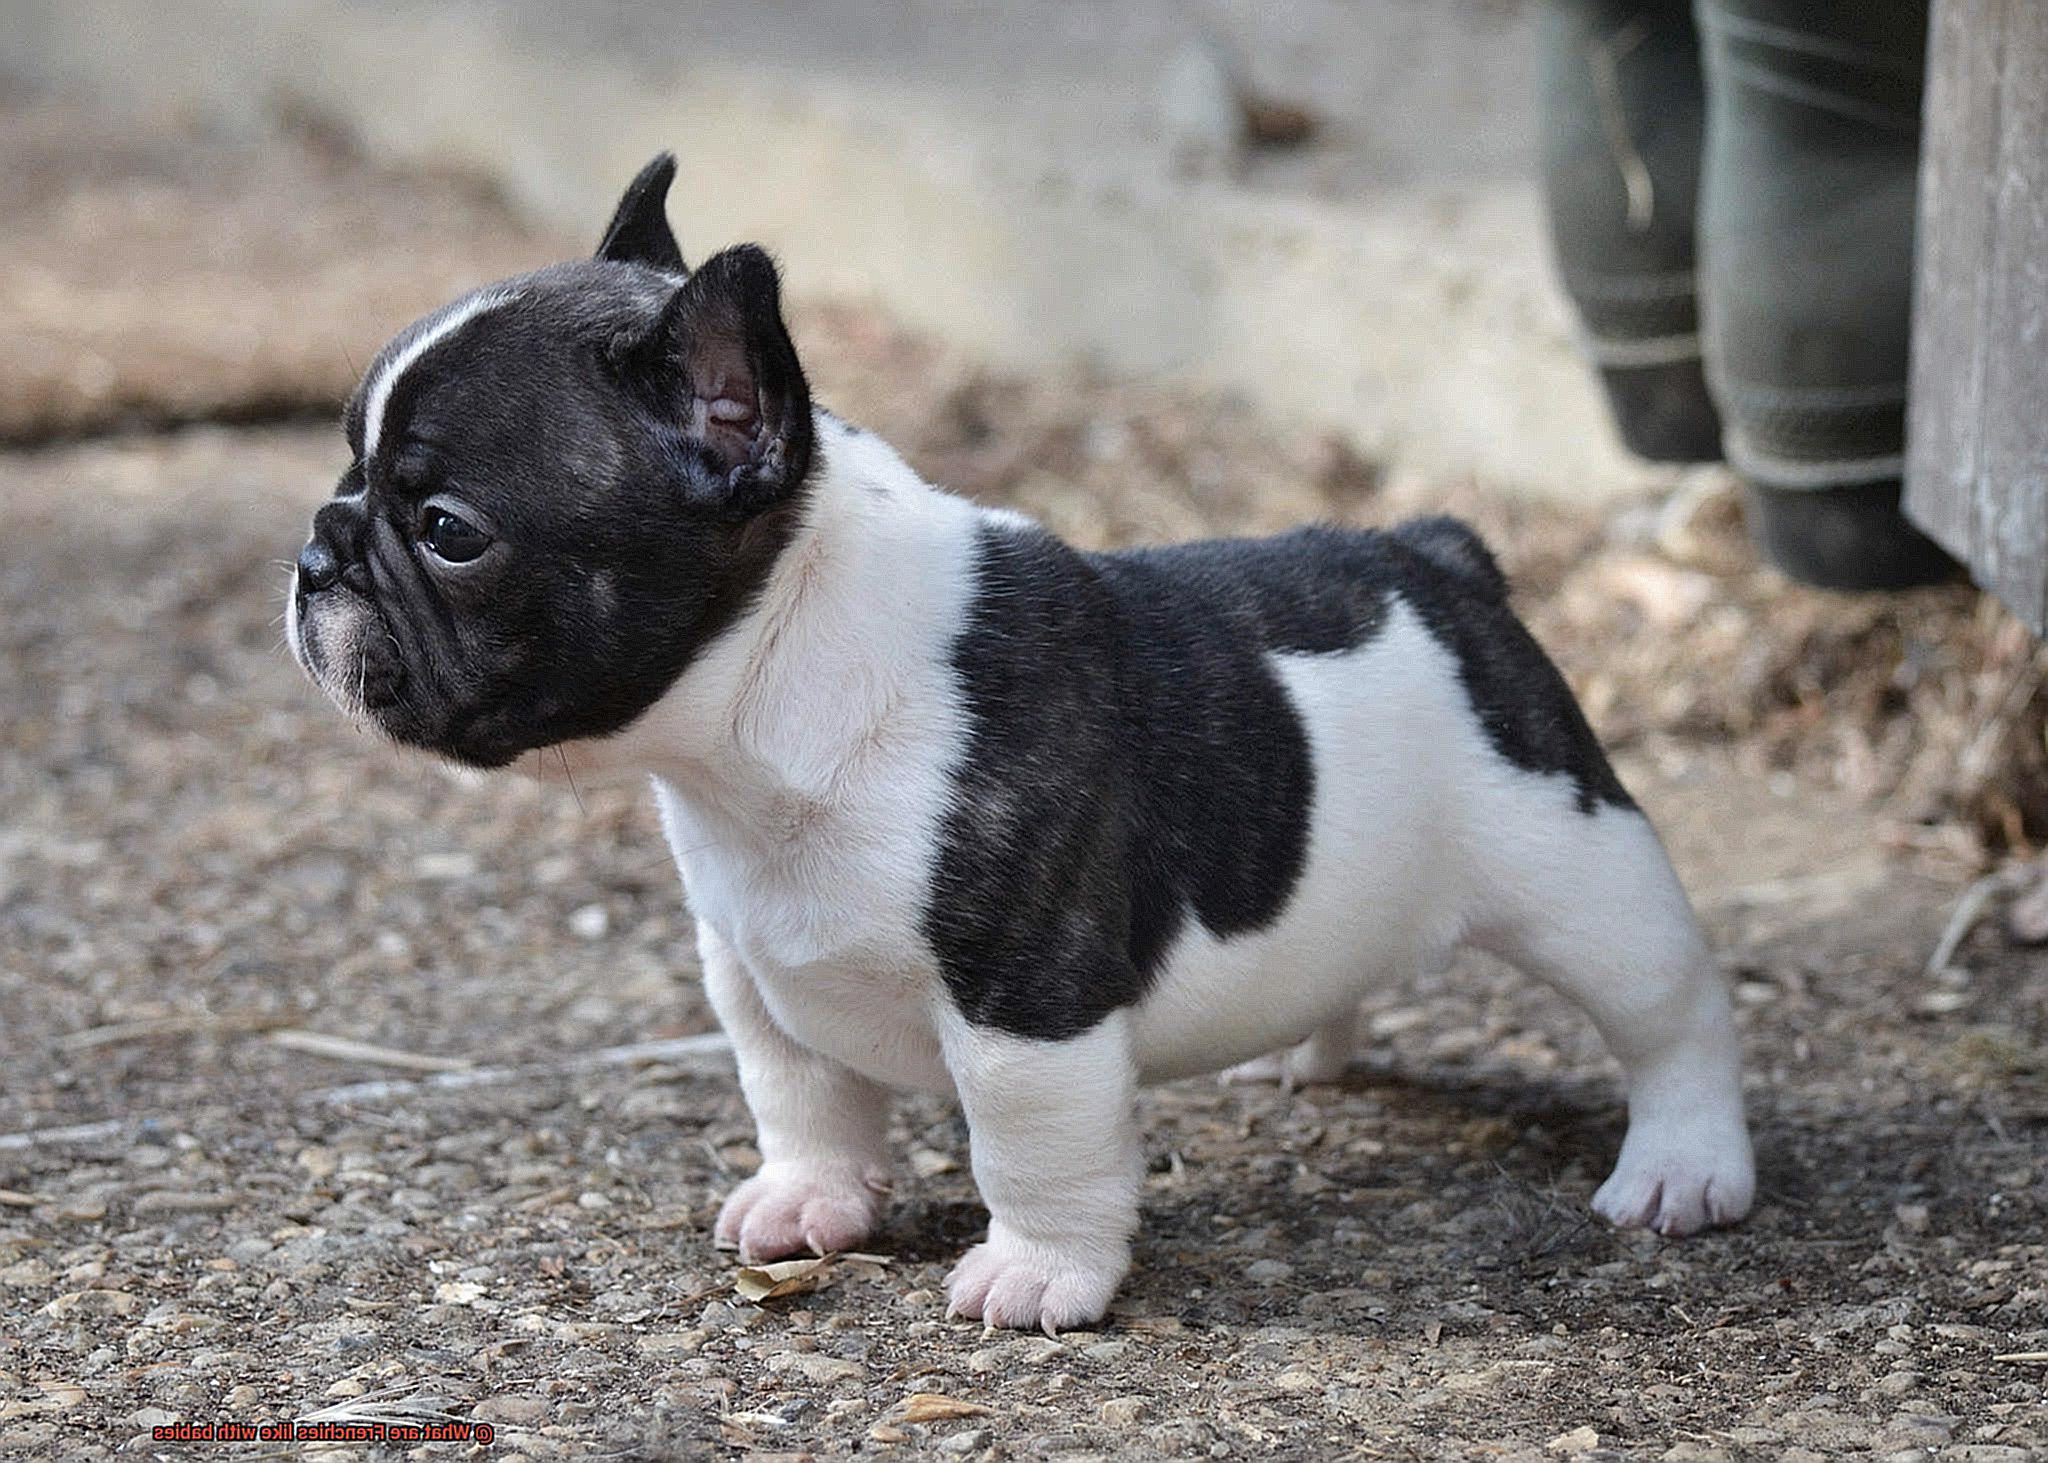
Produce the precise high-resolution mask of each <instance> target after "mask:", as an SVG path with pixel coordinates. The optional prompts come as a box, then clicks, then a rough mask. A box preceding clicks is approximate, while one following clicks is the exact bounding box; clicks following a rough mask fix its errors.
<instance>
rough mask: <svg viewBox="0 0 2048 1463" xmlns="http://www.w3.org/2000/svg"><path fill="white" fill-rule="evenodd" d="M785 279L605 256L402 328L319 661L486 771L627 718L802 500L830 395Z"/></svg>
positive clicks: (350, 420) (331, 548)
mask: <svg viewBox="0 0 2048 1463" xmlns="http://www.w3.org/2000/svg"><path fill="white" fill-rule="evenodd" d="M660 166H661V163H660V160H657V163H656V164H655V165H652V166H651V167H650V170H649V171H650V173H651V172H653V171H655V170H656V169H657V168H659V167H660ZM647 177H648V174H643V175H642V178H641V180H638V181H636V184H635V188H636V189H640V188H641V187H642V184H644V183H645V181H646V180H647ZM657 182H658V186H659V189H660V190H665V187H666V183H667V178H666V176H662V177H660V178H659V179H658V180H657ZM634 202H635V196H634V193H633V192H629V193H628V196H627V202H626V204H624V205H622V206H621V219H626V218H627V216H628V213H629V210H630V208H631V206H632V205H633V204H634ZM642 202H643V205H644V200H642ZM659 205H660V193H659V191H657V192H656V193H655V197H654V207H655V209H656V213H657V216H658V211H659ZM645 224H646V220H645V219H644V217H643V218H641V219H640V220H639V225H640V227H641V228H642V229H643V231H644V228H645ZM620 226H621V224H620V220H615V221H614V225H613V229H612V231H611V233H610V234H608V235H607V246H611V245H612V244H613V241H614V236H616V235H617V234H618V233H619V231H620ZM660 229H661V232H662V234H664V235H665V234H666V223H665V222H663V223H661V225H660ZM669 248H670V250H673V244H672V242H671V243H670V245H669ZM775 296H776V286H775V277H774V272H773V267H772V265H770V264H769V263H768V261H767V258H766V256H765V255H762V254H761V253H760V252H759V251H758V250H751V249H738V250H729V251H727V252H726V253H725V254H721V255H719V256H717V257H716V258H714V259H713V260H711V261H709V262H707V263H706V264H705V265H704V266H703V267H702V268H701V269H699V270H698V271H697V272H696V273H695V274H693V275H690V276H689V277H688V278H687V280H685V279H684V278H683V277H682V270H681V260H680V258H676V259H674V260H673V262H672V263H671V262H670V261H668V260H666V259H663V260H659V261H657V262H654V263H643V262H639V261H637V260H633V259H622V258H617V257H607V256H606V255H605V253H604V251H602V250H601V251H600V257H599V258H598V259H596V260H593V261H589V262H585V263H579V264H570V265H561V266H557V267H555V268H553V269H548V270H543V271H541V272H539V273H537V274H533V275H527V276H524V277H522V278H520V279H515V280H511V281H507V282H505V283H504V284H501V285H496V286H493V287H491V288H489V289H487V290H482V291H479V292H478V293H476V294H474V295H471V296H468V297H467V298H465V299H463V300H460V301H457V302H456V303H455V304H453V305H451V306H449V307H448V308H447V309H445V310H443V311H441V312H439V313H437V314H435V315H432V316H429V317H428V318H427V319H425V320H423V321H421V322H419V323H418V324H416V325H414V326H413V327H411V328H410V329H409V330H407V331H406V332H404V333H403V334H401V335H400V336H399V337H398V338H397V339H396V340H394V341H393V342H392V343H391V344H390V345H389V346H387V347H386V348H385V349H384V350H383V352H382V353H380V355H379V356H378V358H377V360H376V361H375V362H374V363H373V364H372V366H371V368H370V370H369V372H368V373H367V374H366V375H365V377H364V379H363V383H362V385H361V387H360V388H359V389H358V391H357V392H356V395H355V397H354V399H353V400H352V401H351V402H350V404H349V408H348V412H347V416H346V421H345V425H346V431H347V437H348V445H349V449H350V454H351V459H352V460H351V461H350V463H349V465H348V468H347V470H346V471H345V472H344V473H343V474H342V476H341V481H340V483H339V484H338V485H337V487H336V489H335V493H334V496H333V497H332V498H331V499H330V500H329V501H328V502H327V503H326V504H325V505H324V506H322V507H321V508H320V510H319V511H318V512H317V513H316V514H315V515H314V518H313V530H312V535H311V537H310V538H309V540H308V542H307V544H306V546H305V548H304V550H303V551H302V552H301V553H300V555H299V559H298V568H297V572H296V574H295V575H294V582H293V585H292V589H291V603H290V605H289V607H288V611H287V626H288V639H289V640H290V642H291V646H292V650H293V653H294V655H296V656H297V658H298V660H299V662H300V664H301V665H302V666H303V667H304V668H305V670H306V672H307V674H309V675H310V676H311V677H312V678H313V680H314V681H315V682H316V683H317V684H318V685H319V686H320V687H321V689H322V690H323V691H325V692H326V693H327V694H328V695H329V696H330V697H331V698H332V699H333V700H334V701H335V702H336V703H337V704H338V705H339V706H341V707H342V709H343V710H344V711H346V712H348V713H349V714H350V715H352V716H355V717H359V718H362V719H364V720H367V721H368V722H370V723H372V724H374V725H375V726H376V727H377V728H379V729H380V730H382V731H383V732H385V733H386V734H388V735H389V736H391V737H392V738H393V739H394V740H396V741H399V742H401V743H405V744H407V745H410V746H416V747H421V748H425V749H427V750H429V751H432V752H435V753H438V754H440V755H442V756H445V757H448V758H451V759H453V760H456V761H458V762H463V763H467V764H470V765H473V766H480V767H498V766H503V765H504V764H506V763H508V762H510V761H511V760H513V759H514V758H515V757H517V756H519V755H520V754H521V753H522V752H525V751H528V750H531V749H534V748H539V747H546V746H551V745H555V744H558V743H561V742H565V741H571V740H577V739H583V738H590V737H602V736H605V735H608V734H610V733H612V732H616V731H618V730H620V729H621V728H623V727H624V726H626V725H628V724H629V723H630V722H631V721H632V720H633V719H634V718H635V717H637V716H638V715H639V714H640V713H641V712H642V711H644V710H645V709H646V708H647V707H648V706H650V705H651V704H653V702H654V701H655V700H656V699H658V698H659V697H660V696H661V695H662V693H663V692H664V691H666V690H667V689H668V688H669V687H670V686H671V685H672V684H673V683H674V682H675V680H676V678H677V677H678V676H679V675H680V674H681V673H682V671H683V669H684V668H685V667H686V666H687V665H688V663H689V661H690V660H691V658H692V657H693V656H694V655H695V654H696V653H697V651H698V650H699V649H701V648H702V646H703V645H704V644H705V643H706V642H707V641H708V640H710V639H711V638H713V637H714V636H716V635H717V633H718V632H719V631H720V630H721V629H723V628H724V627H725V626H726V625H728V624H730V623H731V621H732V620H733V619H734V618H735V616H736V615H737V614H738V613H739V612H740V611H741V610H742V609H744V607H745V605H746V603H747V601H748V600H749V599H750V598H751V596H752V594H753V593H754V592H755V591H756V590H757V589H758V588H759V585H760V583H761V582H762V580H763V579H764V578H765V577H766V573H767V570H768V567H769V566H770V565H771V564H772V562H773V558H774V556H775V554H776V553H777V552H778V551H779V550H780V548H781V545H782V544H783V543H784V542H786V539H787V534H788V530H789V526H790V524H791V522H792V521H793V519H794V516H795V514H796V512H797V510H798V507H799V500H800V490H801V486H802V480H803V475H804V472H805V470H806V468H807V466H808V461H809V451H810V445H809V444H810V438H809V429H810V409H809V399H808V394H807V392H806V391H805V389H804V386H803V382H802V376H801V373H800V371H799V370H798V369H797V366H796V360H795V355H794V352H793V350H792V349H791V348H790V347H789V343H788V337H787V334H786V332H784V331H783V329H782V326H781V319H780V314H779V310H778V308H777V304H776V298H775Z"/></svg>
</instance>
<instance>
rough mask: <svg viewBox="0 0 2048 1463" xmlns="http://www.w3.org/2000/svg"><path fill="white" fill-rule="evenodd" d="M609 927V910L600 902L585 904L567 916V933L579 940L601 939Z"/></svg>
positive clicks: (607, 932) (610, 920)
mask: <svg viewBox="0 0 2048 1463" xmlns="http://www.w3.org/2000/svg"><path fill="white" fill-rule="evenodd" d="M611 929H612V916H611V911H610V910H608V909H606V908H605V907H604V906H603V905H602V904H586V905H584V906H583V907H582V908H581V909H579V910H577V911H576V912H575V913H574V914H572V915H570V916H569V933H570V934H572V935H574V936H575V937H576V938H577V939H579V940H602V939H603V938H604V937H605V936H606V935H608V934H610V933H611Z"/></svg>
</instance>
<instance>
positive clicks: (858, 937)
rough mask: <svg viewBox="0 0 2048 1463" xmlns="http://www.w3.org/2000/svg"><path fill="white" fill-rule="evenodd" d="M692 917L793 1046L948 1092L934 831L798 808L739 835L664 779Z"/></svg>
mask: <svg viewBox="0 0 2048 1463" xmlns="http://www.w3.org/2000/svg"><path fill="white" fill-rule="evenodd" d="M655 799H656V802H657V804H658V806H659V807H660V810H661V817H662V826H663V830H664V831H665V832H666V833H667V835H668V839H669V845H670V847H671V848H672V849H673V850H674V851H675V855H676V864H677V867H678V869H679V870H680V871H681V873H682V878H683V886H684V890H685V892H686V894H687V897H688V899H689V902H690V907H691V910H692V912H693V913H694V914H695V915H696V917H697V918H698V919H700V920H703V921H705V922H706V923H707V924H709V925H710V926H711V927H712V928H713V929H714V930H716V931H717V932H718V934H719V935H720V936H721V937H722V938H723V939H724V940H725V942H726V944H727V945H729V946H730V947H731V948H732V950H733V951H734V953H735V954H737V955H738V956H739V959H740V962H741V964H742V965H743V966H744V967H745V969H746V971H747V973H748V975H749V976H751V977H752V979H753V981H754V984H755V986H756V988H757V989H758V990H759V991H760V994H761V999H762V1002H763V1004H764V1005H766V1006H767V1008H768V1011H769V1013H770V1014H771V1015H772V1016H773V1017H774V1018H775V1020H776V1022H777V1024H779V1025H780V1026H781V1027H782V1028H783V1029H784V1030H785V1031H787V1032H788V1033H789V1035H790V1036H792V1037H794V1038H795V1039H796V1040H797V1041H798V1042H800V1043H802V1044H803V1045H804V1046H807V1047H809V1048H811V1049H812V1050H813V1051H818V1052H822V1053H824V1054H825V1055H827V1056H830V1057H832V1058H834V1059H835V1060H837V1061H840V1062H843V1063H845V1064H846V1065H847V1066H849V1067H851V1068H853V1069H854V1070H855V1071H857V1072H860V1073H862V1074H864V1075H866V1076H869V1077H872V1078H874V1079H875V1080H876V1081H879V1082H883V1083H887V1084H889V1085H891V1086H897V1087H910V1088H918V1089H925V1090H933V1091H946V1090H949V1088H950V1084H949V1081H948V1079H947V1077H946V1073H945V1068H944V1065H943V1063H942V1062H941V1061H940V1059H939V1045H938V1038H937V1035H936V1030H935V1027H934V1023H933V1017H934V1014H935V1010H936V1003H937V1002H938V1001H940V1000H941V999H943V995H942V987H941V981H940V975H939V969H938V963H937V961H936V959H935V958H934V956H933V954H932V952H931V948H930V946H929V945H928V943H927V942H926V940H925V938H924V935H923V933H922V930H921V928H920V925H921V919H922V912H923V909H924V905H925V898H926V880H927V877H928V863H929V859H930V852H931V850H930V844H929V842H928V835H926V836H920V835H919V833H918V832H916V831H913V830H915V829H917V828H918V825H920V824H922V823H924V822H925V821H926V820H924V819H921V818H918V817H916V816H905V814H906V812H911V811H912V810H908V809H904V808H902V807H900V806H899V807H898V808H897V810H896V815H895V816H894V817H887V816H880V815H879V814H880V810H879V809H875V808H870V807H868V806H866V802H867V800H866V799H844V798H842V799H841V800H840V801H838V802H837V803H835V804H833V805H831V806H826V805H823V804H817V803H806V801H805V800H796V801H795V802H793V803H791V804H789V805H787V806H780V807H778V808H777V809H776V812H777V813H778V814H780V816H771V817H768V818H765V819H760V820H749V823H748V825H747V826H739V825H737V824H735V823H733V822H731V821H729V820H727V819H724V818H720V817H717V816H715V815H709V814H707V813H706V812H705V810H703V809H701V808H697V807H693V806H692V805H691V804H690V803H689V801H688V800H687V799H686V798H685V797H684V796H683V795H682V794H681V793H680V792H679V791H678V790H677V789H676V788H675V787H674V786H673V785H672V784H669V783H666V782H664V781H662V780H661V779H659V778H657V779H656V780H655Z"/></svg>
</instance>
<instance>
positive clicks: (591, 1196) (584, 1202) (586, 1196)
mask: <svg viewBox="0 0 2048 1463" xmlns="http://www.w3.org/2000/svg"><path fill="white" fill-rule="evenodd" d="M576 1207H577V1208H578V1209H609V1208H611V1207H612V1201H611V1200H610V1199H608V1198H606V1197H605V1196H604V1195H603V1194H600V1193H598V1192H597V1191H596V1190H595V1189H586V1190H584V1191H583V1192H582V1193H580V1194H578V1195H577V1196H576Z"/></svg>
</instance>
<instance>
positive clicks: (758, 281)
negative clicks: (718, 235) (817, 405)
mask: <svg viewBox="0 0 2048 1463" xmlns="http://www.w3.org/2000/svg"><path fill="white" fill-rule="evenodd" d="M639 355H640V359H641V362H642V369H643V371H650V372H651V374H652V376H653V384H654V387H655V391H656V399H657V400H658V401H659V402H660V404H661V406H662V408H663V411H664V415H668V416H669V420H670V422H671V423H672V424H673V428H674V429H675V430H677V431H679V432H680V435H681V437H682V443H681V446H682V448H683V450H684V455H685V457H686V459H687V460H688V461H689V464H690V469H691V470H690V471H688V472H687V473H686V479H687V482H688V491H689V492H690V494H691V495H692V496H693V497H695V498H698V499H699V500H700V501H704V502H714V501H715V502H717V503H719V504H721V505H722V506H725V507H729V508H731V509H732V510H734V511H735V512H738V513H742V514H750V513H755V512H758V511H760V510H762V509H764V508H769V507H772V506H774V505H775V504H777V503H780V502H782V501H784V500H786V499H787V498H788V497H789V496H790V495H791V494H793V493H794V492H795V491H796V490H797V488H798V487H800V486H801V485H802V483H803V480H804V475H805V474H806V473H807V472H809V471H810V466H811V446H812V426H811V391H810V386H809V384H808V383H807V382H805V380H804V372H803V367H802V365H801V364H800V363H799V362H798V361H797V356H796V345H795V343H794V342H792V341H791V340H790V338H789V328H788V327H787V326H786V325H784V324H783V321H782V289H781V283H780V281H779V279H778V277H777V275H776V272H775V261H774V260H772V259H770V258H769V257H768V251H767V250H765V249H763V248H761V246H760V245H758V244H741V245H739V246H737V247H735V248H731V249H727V250H725V251H724V252H723V253H719V254H714V255H713V256H712V257H711V258H709V259H707V260H705V261H704V263H703V264H702V265H700V266H699V267H698V269H697V271H696V273H694V274H692V275H691V276H690V277H689V279H688V280H686V281H685V282H684V283H683V285H682V287H681V288H680V289H678V290H677V291H676V292H675V295H674V296H673V297H672V298H671V299H670V301H669V302H668V304H667V305H666V306H665V307H664V308H663V310H662V315H661V320H660V321H659V322H658V324H657V325H656V327H655V330H654V332H653V333H652V335H651V336H650V337H649V338H648V339H647V340H646V341H645V343H644V344H643V346H642V348H641V350H640V352H639ZM671 413H672V414H673V415H670V414H671Z"/></svg>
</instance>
